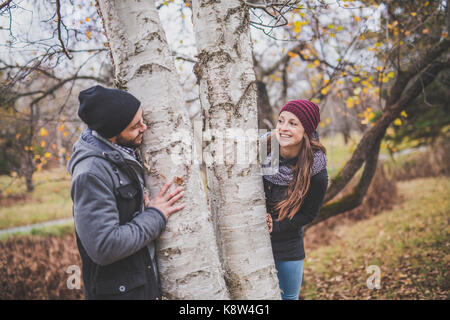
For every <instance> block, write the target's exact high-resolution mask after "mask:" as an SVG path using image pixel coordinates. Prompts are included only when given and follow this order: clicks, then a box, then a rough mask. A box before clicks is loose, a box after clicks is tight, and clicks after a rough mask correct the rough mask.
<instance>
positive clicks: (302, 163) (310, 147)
mask: <svg viewBox="0 0 450 320" xmlns="http://www.w3.org/2000/svg"><path fill="white" fill-rule="evenodd" d="M274 135H275V134H274V133H272V134H270V135H269V136H268V138H267V150H268V152H271V151H270V146H271V139H272V136H274ZM275 139H276V138H275ZM301 143H302V146H301V148H300V151H299V153H298V156H297V161H296V163H295V165H294V166H293V167H292V172H293V176H294V177H293V179H292V181H291V182H290V183H289V186H288V190H287V197H286V199H284V200H282V201H280V202H278V203H277V204H276V205H275V209H276V210H279V215H278V221H280V220H283V219H284V218H286V216H287V217H288V218H289V219H291V220H292V218H293V217H294V215H295V214H296V213H297V212H298V211H299V209H300V207H301V206H302V204H303V200H304V199H305V197H306V193H307V192H308V190H309V186H310V182H311V176H312V165H313V161H314V153H315V152H316V151H318V150H321V151H322V152H324V153H326V149H325V147H324V146H323V145H322V144H321V143H320V142H319V141H318V140H316V139H314V138H310V137H308V136H307V135H306V133H305V134H304V136H303V139H302V142H301Z"/></svg>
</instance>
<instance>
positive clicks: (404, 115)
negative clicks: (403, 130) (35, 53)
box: [400, 110, 408, 118]
mask: <svg viewBox="0 0 450 320" xmlns="http://www.w3.org/2000/svg"><path fill="white" fill-rule="evenodd" d="M400 115H401V116H402V117H405V118H406V117H407V116H408V115H407V114H406V112H405V110H403V111H402V112H401V113H400Z"/></svg>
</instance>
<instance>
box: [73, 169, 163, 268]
mask: <svg viewBox="0 0 450 320" xmlns="http://www.w3.org/2000/svg"><path fill="white" fill-rule="evenodd" d="M71 196H72V200H73V203H74V208H73V209H74V221H75V228H76V232H77V234H78V237H79V238H80V240H81V243H82V244H83V246H84V248H85V249H86V251H87V253H88V255H89V257H90V258H91V259H92V260H93V261H94V262H95V263H97V264H99V265H108V264H111V263H113V262H116V261H118V260H121V259H123V258H125V257H127V256H130V255H132V254H133V253H135V252H137V251H139V250H140V249H142V248H143V247H144V246H146V245H148V244H149V243H150V242H151V241H153V240H154V239H156V238H157V237H158V236H159V234H160V233H161V232H162V231H163V230H164V228H165V226H166V219H165V217H164V216H163V214H162V213H161V212H160V211H159V210H158V209H156V208H153V207H149V208H146V209H145V210H144V211H143V212H142V213H141V214H138V215H136V216H135V217H134V218H133V219H132V220H131V221H130V222H128V223H126V224H124V225H119V212H118V208H117V205H116V199H115V196H114V193H113V188H112V186H108V184H107V183H106V182H104V181H103V179H101V178H100V177H98V176H97V175H95V174H93V173H91V172H86V173H82V174H80V175H79V176H77V177H76V178H75V179H74V181H73V182H72V188H71Z"/></svg>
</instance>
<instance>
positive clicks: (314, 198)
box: [272, 169, 328, 234]
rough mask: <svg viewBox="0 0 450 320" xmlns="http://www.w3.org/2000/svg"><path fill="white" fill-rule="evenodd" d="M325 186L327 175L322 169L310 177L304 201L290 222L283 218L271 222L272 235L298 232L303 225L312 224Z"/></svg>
mask: <svg viewBox="0 0 450 320" xmlns="http://www.w3.org/2000/svg"><path fill="white" fill-rule="evenodd" d="M327 186H328V173H327V170H326V169H323V170H322V171H321V172H319V173H318V174H316V175H315V176H313V177H311V184H310V187H309V190H308V192H307V194H306V197H305V200H304V201H303V204H302V206H301V207H300V210H299V211H298V212H297V213H296V214H295V215H294V217H293V218H292V220H290V219H289V218H284V219H283V220H281V221H276V220H274V221H273V228H272V234H276V233H283V232H286V231H295V230H299V229H300V228H301V227H303V226H304V225H307V224H308V223H310V222H312V221H313V220H314V218H315V217H316V216H317V213H318V212H319V210H320V208H321V207H322V202H323V198H324V197H325V192H326V191H327Z"/></svg>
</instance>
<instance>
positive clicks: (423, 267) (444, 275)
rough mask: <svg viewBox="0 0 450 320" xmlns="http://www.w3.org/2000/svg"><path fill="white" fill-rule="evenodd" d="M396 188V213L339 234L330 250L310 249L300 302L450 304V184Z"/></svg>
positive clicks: (417, 182)
mask: <svg viewBox="0 0 450 320" xmlns="http://www.w3.org/2000/svg"><path fill="white" fill-rule="evenodd" d="M397 187H398V198H399V200H398V202H397V204H395V205H394V206H393V208H392V209H390V210H384V211H382V212H380V213H378V214H377V215H375V216H372V217H370V218H368V219H365V220H361V221H357V222H354V223H347V224H344V225H342V226H340V228H339V229H334V233H335V234H334V238H333V239H332V240H331V241H330V240H329V242H330V244H328V245H324V246H318V247H317V246H316V248H313V249H309V248H308V247H307V246H306V248H305V250H306V259H305V262H304V273H303V284H302V291H301V298H303V299H449V298H450V268H449V267H450V235H449V217H450V198H449V197H448V195H449V194H450V179H449V178H448V177H442V178H420V179H414V180H409V181H402V182H399V183H397ZM311 236H312V235H311ZM307 238H308V234H306V235H305V242H306V243H308V239H307ZM369 266H372V267H369ZM373 266H375V267H373ZM375 271H377V272H378V271H379V272H380V273H379V275H380V277H379V279H380V281H379V283H378V285H377V283H376V282H374V281H373V280H374V276H376V274H375ZM377 286H378V287H379V288H378V289H377V288H376V287H377Z"/></svg>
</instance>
